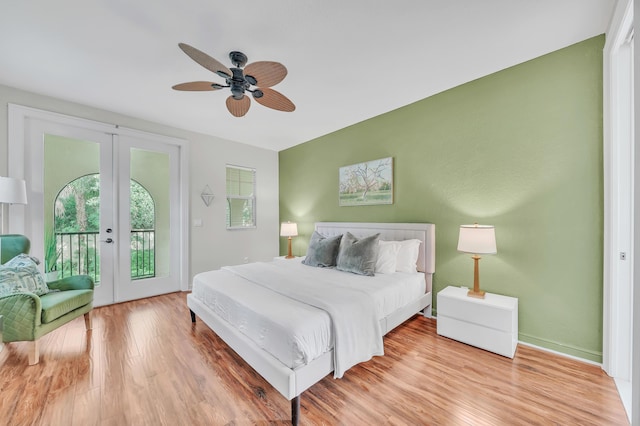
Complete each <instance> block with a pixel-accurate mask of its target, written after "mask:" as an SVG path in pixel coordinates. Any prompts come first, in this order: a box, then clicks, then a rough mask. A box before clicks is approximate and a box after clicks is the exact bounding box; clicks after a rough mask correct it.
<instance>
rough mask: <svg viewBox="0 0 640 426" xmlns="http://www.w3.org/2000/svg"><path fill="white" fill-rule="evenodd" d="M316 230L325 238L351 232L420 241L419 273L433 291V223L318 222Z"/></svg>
mask: <svg viewBox="0 0 640 426" xmlns="http://www.w3.org/2000/svg"><path fill="white" fill-rule="evenodd" d="M315 229H316V231H317V232H318V233H320V234H321V235H324V236H325V237H332V236H335V235H341V234H344V233H345V232H351V233H352V234H353V235H354V236H356V237H358V238H361V237H366V236H369V235H372V234H375V233H378V232H379V233H380V239H381V240H387V241H401V240H410V239H413V238H415V239H418V240H420V241H421V244H420V253H419V255H418V264H417V266H418V271H420V272H424V273H425V278H426V281H427V291H431V288H432V284H431V283H432V275H433V273H434V272H435V270H436V226H435V225H434V224H433V223H361V222H317V223H316V226H315Z"/></svg>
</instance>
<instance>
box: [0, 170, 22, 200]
mask: <svg viewBox="0 0 640 426" xmlns="http://www.w3.org/2000/svg"><path fill="white" fill-rule="evenodd" d="M0 203H4V204H27V184H26V183H25V181H24V180H22V179H15V178H10V177H4V176H0Z"/></svg>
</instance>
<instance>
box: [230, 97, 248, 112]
mask: <svg viewBox="0 0 640 426" xmlns="http://www.w3.org/2000/svg"><path fill="white" fill-rule="evenodd" d="M250 106H251V99H249V97H248V96H246V95H245V96H242V99H236V98H234V97H233V96H229V97H228V98H227V109H228V110H229V112H230V113H231V115H233V116H235V117H242V116H243V115H245V114H246V113H247V111H249V107H250Z"/></svg>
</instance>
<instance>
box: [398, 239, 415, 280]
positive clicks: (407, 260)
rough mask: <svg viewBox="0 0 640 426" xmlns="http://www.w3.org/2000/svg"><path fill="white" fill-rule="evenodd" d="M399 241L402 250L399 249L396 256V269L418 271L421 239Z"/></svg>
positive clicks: (399, 270)
mask: <svg viewBox="0 0 640 426" xmlns="http://www.w3.org/2000/svg"><path fill="white" fill-rule="evenodd" d="M399 243H400V250H398V255H397V257H396V271H398V272H411V273H413V272H417V270H418V269H417V264H418V254H419V250H420V240H404V241H399Z"/></svg>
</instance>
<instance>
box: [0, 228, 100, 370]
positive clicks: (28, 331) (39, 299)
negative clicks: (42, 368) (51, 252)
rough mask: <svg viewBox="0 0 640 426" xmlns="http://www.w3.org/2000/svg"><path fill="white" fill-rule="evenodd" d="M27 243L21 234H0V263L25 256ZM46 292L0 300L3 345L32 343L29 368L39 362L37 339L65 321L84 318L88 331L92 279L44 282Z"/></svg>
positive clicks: (11, 296)
mask: <svg viewBox="0 0 640 426" xmlns="http://www.w3.org/2000/svg"><path fill="white" fill-rule="evenodd" d="M30 247H31V243H30V242H29V239H28V238H27V237H25V236H23V235H0V264H4V263H6V262H8V261H9V260H11V259H13V258H14V257H15V256H17V255H19V254H21V253H25V254H28V253H29V249H30ZM47 286H48V287H49V289H50V290H52V291H50V292H49V293H46V294H43V295H42V296H37V295H36V294H34V293H30V292H27V291H24V292H20V293H14V294H9V295H6V296H2V297H0V315H2V317H3V323H4V325H3V333H2V340H3V342H5V343H7V342H17V341H29V342H33V343H32V345H31V349H30V351H29V365H34V364H37V363H38V362H39V360H40V351H39V346H38V339H39V338H40V337H42V336H44V335H45V334H47V333H49V332H50V331H53V330H55V329H57V328H58V327H60V326H62V325H64V324H66V323H68V322H69V321H71V320H73V319H75V318H77V317H79V316H80V315H84V322H85V327H86V329H87V330H90V329H91V327H92V325H91V309H93V288H94V282H93V279H92V278H91V277H90V276H88V275H75V276H71V277H66V278H63V279H61V280H57V281H52V282H49V283H47Z"/></svg>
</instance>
